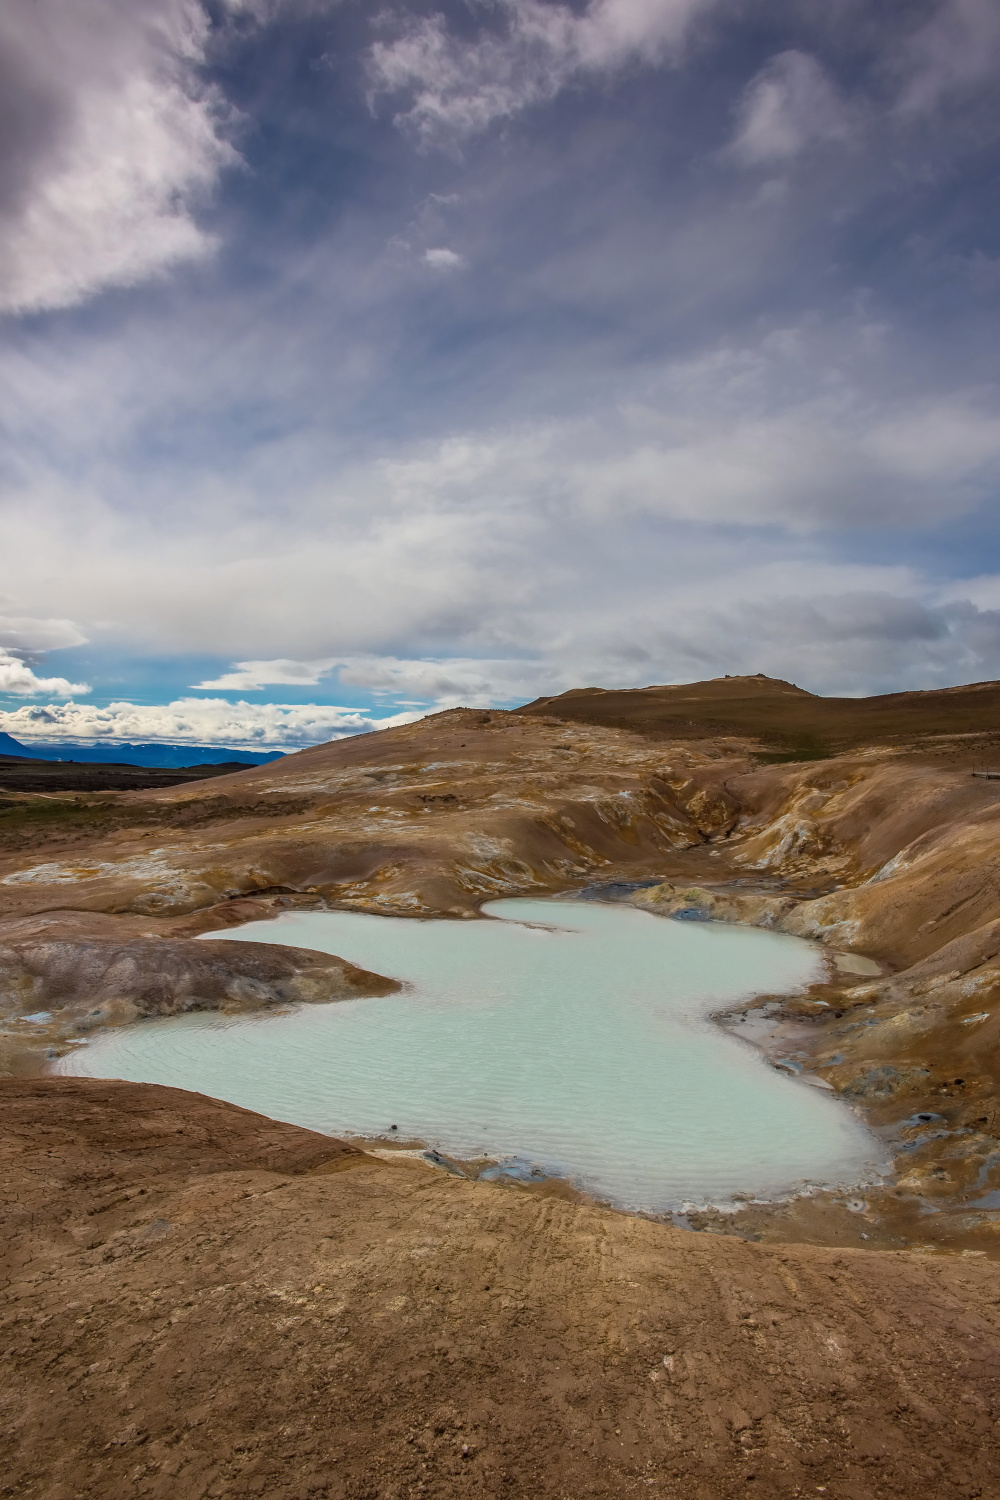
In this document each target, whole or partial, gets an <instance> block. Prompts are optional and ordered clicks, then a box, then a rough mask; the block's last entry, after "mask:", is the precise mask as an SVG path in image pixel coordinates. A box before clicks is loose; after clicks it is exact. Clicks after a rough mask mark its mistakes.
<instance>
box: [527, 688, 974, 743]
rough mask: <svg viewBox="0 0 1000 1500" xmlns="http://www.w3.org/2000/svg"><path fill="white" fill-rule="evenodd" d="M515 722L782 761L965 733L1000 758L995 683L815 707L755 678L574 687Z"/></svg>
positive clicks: (819, 701) (803, 696)
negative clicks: (737, 749) (753, 745)
mask: <svg viewBox="0 0 1000 1500" xmlns="http://www.w3.org/2000/svg"><path fill="white" fill-rule="evenodd" d="M519 712H520V713H523V714H530V715H538V716H546V717H554V718H557V719H564V720H566V721H568V722H571V723H576V724H595V725H604V726H608V727H617V728H621V729H633V730H637V731H639V732H640V733H644V734H656V735H670V736H674V737H698V738H700V737H703V736H704V735H705V734H706V733H716V734H738V735H740V734H741V735H752V736H753V737H754V738H756V739H759V740H760V741H761V743H762V745H764V746H768V747H771V748H772V749H774V750H776V751H778V752H781V751H785V752H787V753H794V752H799V753H805V754H807V755H808V754H817V753H818V754H825V753H829V752H830V751H831V750H833V751H841V750H848V749H852V748H854V747H855V746H857V745H875V744H900V743H904V744H905V743H909V742H911V741H914V740H916V741H924V740H930V739H933V738H934V737H935V736H954V735H963V734H970V735H974V736H976V737H977V740H980V741H981V744H980V746H979V748H980V751H981V753H986V752H987V751H989V750H992V749H1000V683H997V682H974V683H970V684H969V685H968V686H965V687H953V688H940V689H935V690H931V691H925V692H909V693H886V694H882V695H878V696H875V697H871V698H821V697H818V696H816V695H815V694H814V693H808V692H806V691H805V689H804V688H800V687H796V686H795V685H794V683H791V682H782V681H780V680H779V679H776V678H773V677H765V676H764V675H763V673H761V674H760V675H758V676H756V677H719V678H715V679H713V680H712V681H709V682H692V683H684V684H681V685H678V686H668V687H648V688H632V689H623V690H618V691H615V690H613V689H607V688H573V689H572V690H571V691H570V692H568V693H561V694H559V695H558V696H557V697H554V698H538V699H536V700H535V702H533V703H529V704H527V705H526V706H525V707H524V708H522V709H520V710H519Z"/></svg>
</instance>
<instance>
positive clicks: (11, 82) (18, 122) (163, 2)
mask: <svg viewBox="0 0 1000 1500" xmlns="http://www.w3.org/2000/svg"><path fill="white" fill-rule="evenodd" d="M208 36H209V21H208V17H207V15H206V12H205V10H204V8H203V6H202V5H201V4H200V3H199V0H89V3H88V4H87V5H86V6H85V7H79V6H73V5H66V4H64V3H63V0H7V4H6V5H5V6H4V7H3V10H2V13H0V82H2V83H3V84H5V85H7V87H8V93H7V104H6V108H5V109H4V111H3V116H2V118H0V131H2V141H0V144H2V146H3V148H4V155H5V156H6V158H7V161H8V163H9V166H8V168H7V169H6V171H4V172H2V173H0V231H2V232H0V244H2V249H0V311H7V312H15V313H25V312H38V311H41V310H44V309H50V308H59V307H69V306H72V305H73V304H75V303H78V302H81V301H83V300H84V299H85V298H87V297H89V296H91V295H93V294H94V293H95V292H98V291H100V290H102V289H104V288H107V287H112V286H134V285H136V284H137V283H138V282H140V281H143V280H145V279H147V278H149V277H151V276H157V275H160V274H162V273H163V272H165V271H167V270H168V269H170V268H171V267H174V266H176V265H177V264H178V263H180V262H182V261H185V260H190V259H196V258H198V257H200V256H204V255H206V254H207V253H209V252H210V251H211V250H212V248H213V246H214V243H215V242H214V240H213V238H212V236H211V235H210V234H209V233H207V232H206V231H205V230H204V229H202V228H201V227H200V226H199V225H198V223H197V221H196V218H195V209H196V207H197V204H198V203H199V201H200V200H201V199H202V198H204V197H205V195H206V194H207V193H208V192H209V191H210V190H211V189H212V188H213V187H214V185H215V183H216V181H217V179H218V176H219V173H220V172H221V171H222V169H223V168H224V167H226V166H227V165H231V164H232V163H234V162H235V161H236V160H237V157H236V154H235V152H234V150H233V147H232V145H231V144H230V142H229V140H228V139H227V134H228V122H227V111H226V109H225V107H224V105H223V102H222V99H221V96H220V95H219V94H218V93H217V92H215V91H213V90H212V89H211V88H210V87H208V86H207V85H206V84H205V83H204V82H203V81H202V78H201V74H200V71H199V70H200V67H201V65H202V64H203V62H204V61H205V53H206V47H207V43H208Z"/></svg>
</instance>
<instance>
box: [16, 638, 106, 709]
mask: <svg viewBox="0 0 1000 1500" xmlns="http://www.w3.org/2000/svg"><path fill="white" fill-rule="evenodd" d="M89 692H90V688H89V686H88V685H87V683H85V682H67V680H66V678H65V677H38V676H36V674H35V673H34V672H33V671H32V669H31V668H30V667H29V666H27V664H26V663H25V662H23V661H21V660H20V658H19V657H17V656H11V654H10V652H9V651H5V650H4V648H3V647H2V646H0V693H3V694H9V695H10V696H11V697H14V698H37V697H40V696H41V694H43V693H52V694H53V695H54V696H55V697H57V698H69V697H71V696H72V695H73V694H74V693H89Z"/></svg>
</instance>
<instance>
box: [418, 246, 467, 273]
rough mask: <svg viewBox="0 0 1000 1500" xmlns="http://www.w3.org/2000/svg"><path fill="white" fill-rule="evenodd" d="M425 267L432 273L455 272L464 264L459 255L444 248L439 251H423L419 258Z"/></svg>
mask: <svg viewBox="0 0 1000 1500" xmlns="http://www.w3.org/2000/svg"><path fill="white" fill-rule="evenodd" d="M421 258H422V259H423V261H424V264H425V265H428V266H430V267H431V269H432V270H434V271H457V270H458V269H459V268H460V267H461V266H463V265H464V264H465V261H464V260H463V258H462V256H461V255H458V254H457V253H456V251H454V250H448V249H447V248H446V247H445V246H441V247H440V248H439V249H434V250H425V251H424V253H423V256H422V257H421Z"/></svg>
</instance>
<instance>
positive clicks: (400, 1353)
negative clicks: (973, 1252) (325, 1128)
mask: <svg viewBox="0 0 1000 1500" xmlns="http://www.w3.org/2000/svg"><path fill="white" fill-rule="evenodd" d="M0 1101H2V1109H3V1115H4V1122H5V1132H4V1139H3V1148H2V1149H3V1156H4V1173H3V1181H4V1198H5V1214H6V1225H5V1233H4V1250H5V1257H4V1258H5V1268H4V1269H5V1291H4V1301H3V1341H2V1354H3V1360H4V1366H5V1369H4V1379H3V1383H2V1391H3V1426H4V1448H5V1452H6V1460H5V1465H4V1472H3V1477H2V1479H0V1494H3V1495H16V1496H19V1497H20V1496H25V1497H27V1496H31V1497H38V1500H73V1497H77V1496H79V1497H87V1500H90V1497H108V1500H118V1497H120V1496H123V1495H141V1496H154V1497H163V1500H201V1497H202V1496H226V1497H230V1496H231V1497H243V1496H247V1497H249V1496H268V1497H274V1500H306V1497H312V1496H322V1497H345V1500H347V1497H350V1500H355V1497H356V1500H390V1497H391V1500H402V1497H404V1496H405V1497H411V1496H413V1497H416V1496H426V1497H442V1500H445V1497H447V1500H452V1497H454V1496H461V1495H470V1496H474V1495H483V1496H494V1495H496V1496H514V1497H519V1500H520V1497H524V1500H542V1497H549V1496H551V1497H565V1500H576V1497H582V1496H608V1497H611V1496H614V1497H618V1496H626V1495H643V1496H645V1495H650V1496H662V1497H677V1500H728V1497H730V1496H733V1497H735V1496H740V1497H743V1496H747V1495H759V1496H761V1497H773V1496H796V1495H802V1496H805V1495H809V1496H812V1495H816V1494H826V1495H828V1496H830V1497H837V1500H848V1497H850V1500H869V1497H872V1500H874V1497H878V1500H889V1497H895V1496H900V1497H903V1496H905V1497H907V1500H910V1497H913V1496H917V1495H920V1496H933V1497H940V1500H950V1497H959V1496H961V1497H972V1496H995V1495H997V1494H998V1493H1000V1450H998V1445H997V1441H996V1436H995V1434H996V1419H997V1417H998V1416H1000V1383H998V1381H1000V1354H998V1334H1000V1274H998V1271H997V1267H996V1266H995V1265H994V1264H992V1263H990V1262H989V1261H986V1260H984V1259H982V1258H979V1257H975V1256H973V1257H969V1256H961V1255H915V1254H911V1253H905V1252H904V1253H882V1254H878V1253H872V1252H868V1251H864V1250H831V1249H825V1248H817V1247H806V1246H794V1247H793V1246H788V1247H780V1246H779V1247H774V1246H760V1245H751V1244H746V1243H744V1242H742V1241H739V1240H734V1239H722V1238H718V1237H715V1236H712V1235H696V1234H690V1233H683V1232H682V1231H679V1230H676V1229H671V1228H669V1227H666V1226H664V1225H662V1224H657V1223H652V1222H648V1221H645V1220H642V1219H638V1218H634V1217H628V1216H626V1215H622V1214H615V1213H611V1212H609V1211H606V1210H602V1209H600V1208H596V1207H593V1206H590V1205H587V1204H583V1203H572V1202H568V1201H566V1200H564V1199H560V1198H557V1197H551V1196H545V1195H538V1194H533V1193H530V1192H527V1191H524V1190H521V1189H518V1188H516V1187H499V1186H496V1185H492V1184H485V1183H474V1182H467V1181H463V1180H460V1179H456V1178H453V1177H449V1176H446V1175H444V1174H442V1173H438V1172H435V1171H432V1170H429V1169H426V1168H424V1167H419V1166H413V1165H409V1166H403V1165H400V1166H394V1165H387V1164H386V1163H384V1162H382V1161H377V1160H374V1159H373V1158H371V1157H369V1156H366V1155H364V1154H362V1153H360V1152H358V1151H355V1150H352V1149H351V1148H348V1147H345V1146H343V1145H342V1144H340V1143H338V1142H336V1141H333V1140H330V1139H329V1138H327V1137H323V1136H318V1135H314V1134H313V1133H311V1132H309V1131H304V1130H299V1129H297V1128H295V1127H292V1126H288V1125H280V1124H277V1123H275V1122H273V1121H270V1120H265V1119H262V1118H261V1117H259V1116H256V1115H253V1114H250V1113H248V1112H246V1111H244V1110H238V1109H235V1108H234V1107H232V1106H229V1105H222V1104H219V1103H217V1102H215V1101H212V1100H207V1099H204V1098H202V1097H201V1096H199V1095H192V1094H185V1093H182V1092H180V1091H178V1090H173V1089H163V1088H156V1087H152V1086H137V1085H132V1084H122V1083H98V1082H93V1081H89V1080H76V1079H38V1080H35V1079H32V1080H10V1081H5V1082H4V1083H2V1084H0Z"/></svg>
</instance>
